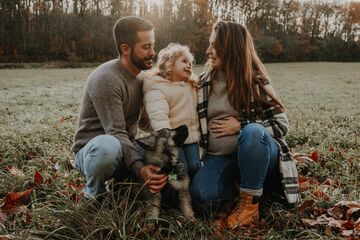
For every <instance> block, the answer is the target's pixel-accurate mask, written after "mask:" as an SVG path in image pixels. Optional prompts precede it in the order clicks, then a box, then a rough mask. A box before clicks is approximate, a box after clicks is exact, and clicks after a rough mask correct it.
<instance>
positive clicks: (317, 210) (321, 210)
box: [314, 207, 327, 216]
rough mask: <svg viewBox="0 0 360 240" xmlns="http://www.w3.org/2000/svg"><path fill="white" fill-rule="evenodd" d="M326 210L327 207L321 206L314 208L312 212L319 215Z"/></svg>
mask: <svg viewBox="0 0 360 240" xmlns="http://www.w3.org/2000/svg"><path fill="white" fill-rule="evenodd" d="M326 212H327V209H325V208H321V207H315V208H314V214H315V215H316V216H321V215H323V214H325V213H326Z"/></svg>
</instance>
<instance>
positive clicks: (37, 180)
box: [34, 171, 44, 184]
mask: <svg viewBox="0 0 360 240" xmlns="http://www.w3.org/2000/svg"><path fill="white" fill-rule="evenodd" d="M34 182H35V183H37V184H42V183H44V178H43V176H41V173H40V172H39V171H36V172H35V174H34Z"/></svg>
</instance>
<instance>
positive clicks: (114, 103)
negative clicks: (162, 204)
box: [71, 59, 143, 174]
mask: <svg viewBox="0 0 360 240" xmlns="http://www.w3.org/2000/svg"><path fill="white" fill-rule="evenodd" d="M142 85H143V81H142V80H140V78H139V77H138V78H135V77H133V76H132V75H130V73H129V72H128V71H127V70H126V69H125V68H124V67H123V66H122V64H121V62H120V60H119V59H114V60H111V61H109V62H106V63H104V64H102V65H100V66H99V67H98V68H96V69H95V70H94V71H93V72H92V73H91V75H90V76H89V78H88V79H87V82H86V86H85V91H84V93H83V98H82V103H81V108H80V113H79V118H78V124H77V129H76V132H75V136H74V144H73V146H72V148H71V150H72V151H73V152H75V153H76V152H78V151H79V150H80V149H81V148H82V147H83V146H85V144H86V143H87V142H89V141H90V140H91V139H92V138H94V137H96V136H98V135H102V134H109V135H112V136H114V137H116V138H117V139H118V140H119V141H120V143H121V146H122V152H123V156H124V161H125V164H126V166H127V167H128V168H129V169H132V170H133V171H134V172H135V173H136V174H138V171H139V170H140V168H141V167H142V166H143V162H142V161H141V158H140V156H139V155H138V153H137V152H136V150H135V148H134V146H133V144H132V141H133V140H134V138H135V135H136V133H137V122H138V119H139V114H140V110H141V108H142V106H143V93H142Z"/></svg>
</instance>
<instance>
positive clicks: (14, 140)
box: [0, 63, 360, 239]
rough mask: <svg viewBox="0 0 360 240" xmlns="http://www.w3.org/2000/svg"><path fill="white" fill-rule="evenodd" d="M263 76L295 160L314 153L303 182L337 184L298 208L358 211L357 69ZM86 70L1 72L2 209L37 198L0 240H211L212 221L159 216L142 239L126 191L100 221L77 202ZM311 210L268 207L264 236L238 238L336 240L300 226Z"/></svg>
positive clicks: (0, 219)
mask: <svg viewBox="0 0 360 240" xmlns="http://www.w3.org/2000/svg"><path fill="white" fill-rule="evenodd" d="M266 67H267V69H268V71H269V73H270V76H271V82H272V84H273V86H274V88H275V90H276V92H277V94H278V95H280V96H281V98H282V100H283V102H284V103H285V106H286V108H287V113H288V117H289V119H290V126H291V129H290V132H289V134H288V136H287V139H288V142H289V144H290V146H291V148H292V150H293V152H301V153H308V152H309V151H312V152H314V151H316V150H317V151H318V153H319V160H318V162H317V163H314V164H312V165H311V167H310V169H308V171H307V172H306V177H308V178H311V177H313V178H315V179H316V180H317V181H318V182H319V183H320V186H323V185H322V183H324V182H326V180H331V181H332V182H336V183H337V184H336V185H332V184H330V185H327V187H326V189H325V190H324V191H325V193H326V195H327V196H328V198H323V197H321V196H320V197H319V196H318V195H316V194H313V193H314V192H312V190H314V189H315V188H317V187H319V184H314V186H313V187H312V188H310V190H308V191H306V192H304V193H303V200H304V201H305V200H314V201H316V206H317V207H318V208H322V209H327V208H329V207H330V206H333V205H334V204H335V203H337V202H339V201H340V200H356V201H359V199H360V94H359V93H360V63H284V64H268V65H266ZM92 70H93V68H82V69H0V200H4V199H5V196H6V194H8V193H9V192H21V191H24V190H26V189H30V188H32V189H33V190H32V191H31V194H30V197H28V198H26V199H25V198H24V199H25V200H24V201H23V200H22V202H21V204H20V203H18V202H17V204H14V205H16V206H15V207H14V208H13V209H12V210H9V209H8V210H6V211H7V212H5V210H4V209H5V207H4V202H3V203H2V205H0V206H1V207H2V208H1V209H2V210H1V209H0V239H137V238H140V239H141V238H148V239H150V238H158V239H184V238H187V239H212V238H214V235H213V231H212V229H211V227H210V226H209V223H208V221H202V220H200V221H199V222H198V223H197V224H195V225H190V224H187V223H186V221H184V219H183V218H182V217H181V216H179V215H178V214H172V213H173V212H172V211H170V212H166V213H163V214H162V215H161V217H162V218H163V223H162V224H161V227H160V228H159V229H158V231H157V232H156V233H155V234H152V235H150V234H148V233H146V232H144V231H143V228H142V226H143V225H142V223H143V221H144V220H143V219H141V216H142V215H141V214H142V212H143V208H144V207H145V205H144V204H143V203H141V202H139V201H137V200H136V199H135V200H131V199H130V198H129V197H128V192H127V189H128V187H127V186H123V191H122V194H123V197H122V198H120V199H119V198H118V197H116V196H114V195H111V196H108V197H107V199H106V200H105V202H104V204H103V205H102V206H100V207H99V208H101V209H100V211H93V210H91V209H90V210H89V209H87V208H85V207H84V206H83V205H80V204H78V203H77V202H76V199H78V198H79V197H80V191H79V186H81V184H82V183H84V179H83V178H82V177H81V176H80V175H79V174H78V173H77V171H76V170H74V169H71V168H69V166H68V164H67V163H68V162H69V160H70V159H71V158H72V155H71V153H70V151H69V148H70V145H71V143H72V137H73V133H74V131H75V124H76V119H77V112H78V109H79V104H80V99H81V95H82V91H83V87H84V84H85V80H86V78H87V76H88V75H89V74H90V72H91V71H92ZM196 71H198V72H199V71H201V67H197V68H196ZM315 185H316V186H315ZM129 199H130V200H129ZM128 200H129V201H128ZM22 204H24V205H25V206H26V207H24V206H23V205H22ZM312 210H313V209H307V210H306V211H299V210H298V208H297V207H294V208H291V209H284V208H282V207H281V206H279V205H278V204H274V205H272V206H271V207H270V208H268V209H267V210H266V211H265V212H264V213H263V215H264V218H265V219H266V222H267V225H266V226H263V227H262V228H259V229H254V230H252V231H246V230H244V231H242V232H241V233H240V236H242V238H246V237H247V238H256V237H260V236H262V238H263V239H295V238H297V239H339V238H340V236H341V234H340V232H339V231H336V230H333V229H329V228H308V227H306V226H305V225H303V224H302V221H301V219H303V218H310V219H314V218H316V214H314V212H313V211H312ZM358 217H359V216H358ZM359 229H360V226H359ZM227 234H228V235H227V237H228V238H231V237H233V238H235V235H233V234H232V233H227ZM354 239H356V238H354Z"/></svg>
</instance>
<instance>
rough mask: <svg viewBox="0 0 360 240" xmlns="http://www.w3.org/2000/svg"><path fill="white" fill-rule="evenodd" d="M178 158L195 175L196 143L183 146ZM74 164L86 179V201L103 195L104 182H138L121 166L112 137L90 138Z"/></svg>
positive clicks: (119, 152) (118, 149)
mask: <svg viewBox="0 0 360 240" xmlns="http://www.w3.org/2000/svg"><path fill="white" fill-rule="evenodd" d="M134 147H135V149H136V151H137V152H138V154H139V155H140V156H141V157H142V158H143V159H144V155H145V154H144V149H143V148H142V147H141V146H140V145H139V144H137V143H136V142H135V143H134ZM179 159H180V161H182V162H183V163H184V165H185V167H186V169H187V170H188V172H189V174H194V173H195V172H196V170H197V169H198V168H199V167H200V157H199V146H198V144H197V143H193V144H185V145H184V146H183V147H182V148H181V149H180V150H179ZM75 164H76V168H77V170H78V171H79V172H80V173H82V174H83V175H84V176H85V177H86V184H85V187H84V190H83V192H84V195H85V197H86V198H94V197H95V196H96V195H99V194H102V193H104V192H105V182H106V181H107V180H109V179H111V178H115V179H116V180H117V181H124V180H125V179H126V178H128V177H131V179H132V180H134V181H137V180H138V179H137V177H136V176H135V175H134V174H133V173H131V172H130V171H129V170H128V169H127V167H126V165H125V163H124V160H123V154H122V147H121V144H120V142H119V140H117V139H116V138H115V137H114V136H111V135H99V136H96V137H94V138H93V139H91V140H90V141H89V142H88V143H87V144H86V145H85V146H84V147H83V148H81V149H80V151H79V152H77V153H76V155H75Z"/></svg>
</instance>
